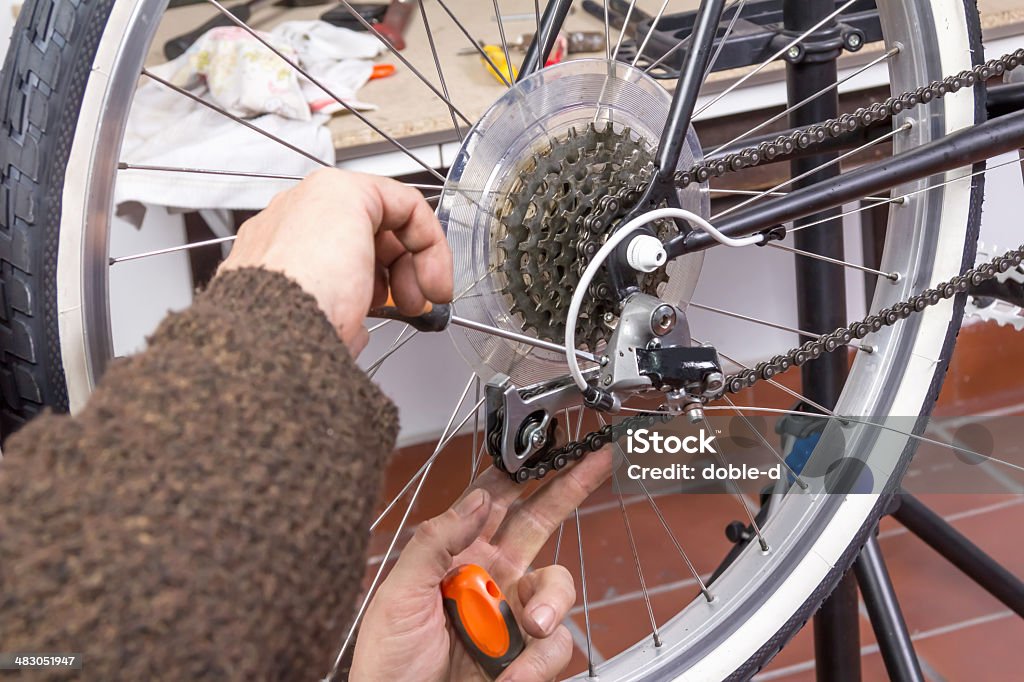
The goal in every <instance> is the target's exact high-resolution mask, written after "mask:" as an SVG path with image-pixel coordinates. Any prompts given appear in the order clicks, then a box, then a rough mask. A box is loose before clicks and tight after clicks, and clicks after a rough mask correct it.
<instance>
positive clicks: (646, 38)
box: [623, 0, 668, 67]
mask: <svg viewBox="0 0 1024 682" xmlns="http://www.w3.org/2000/svg"><path fill="white" fill-rule="evenodd" d="M666 7H668V0H664V2H662V3H661V7H660V8H658V13H657V14H655V15H654V18H653V19H651V28H650V29H648V30H647V35H645V36H644V39H643V42H641V43H640V45H639V46H637V49H636V54H635V55H633V62H632V63H631V64H630V66H632V67H636V63H637V61H639V59H640V55H642V54H643V53H644V49H645V48H646V47H647V43H648V42H650V40H651V36H653V35H654V30H655V29H656V28H657V26H658V22H659V21H661V17H662V15H663V14H665V8H666ZM623 26H625V24H623Z"/></svg>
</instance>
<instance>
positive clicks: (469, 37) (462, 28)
mask: <svg viewBox="0 0 1024 682" xmlns="http://www.w3.org/2000/svg"><path fill="white" fill-rule="evenodd" d="M437 4H438V5H439V6H440V7H441V9H443V10H444V12H445V14H447V15H448V17H449V18H450V19H451V20H452V21H453V22H455V25H456V26H457V27H458V29H459V30H460V31H462V35H464V36H466V40H468V41H469V44H470V45H472V46H473V47H474V48H475V49H476V51H477V52H479V53H480V57H481V58H483V60H484V61H485V62H487V64H488V65H489V66H490V67H491V68H492V69H494V73H496V74H498V78H500V79H501V82H502V83H504V84H505V87H506V88H511V87H512V83H511V82H510V81H509V80H508V78H506V77H505V74H504V73H502V71H501V69H499V68H498V65H497V64H495V63H494V60H493V59H491V57H490V55H488V54H487V53H486V52H485V51H484V49H483V48H482V47H481V46H480V43H479V42H478V41H477V39H476V38H474V37H473V36H472V34H470V32H469V31H468V30H467V29H466V27H465V25H464V24H463V23H462V22H461V21H459V18H458V17H456V16H455V14H454V13H453V12H452V11H451V10H450V9H449V8H448V5H447V4H445V1H444V0H437ZM536 39H537V38H534V40H536Z"/></svg>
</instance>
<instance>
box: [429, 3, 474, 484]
mask: <svg viewBox="0 0 1024 682" xmlns="http://www.w3.org/2000/svg"><path fill="white" fill-rule="evenodd" d="M422 6H423V4H422V3H420V7H422ZM473 399H474V400H476V401H477V404H479V403H480V376H479V375H477V376H476V377H475V378H474V380H473ZM479 441H480V408H477V409H475V410H473V449H472V450H470V451H469V466H470V472H469V484H470V485H473V481H474V480H475V479H476V470H477V467H478V466H479V462H478V461H477V455H478V452H477V448H478V447H480V442H479Z"/></svg>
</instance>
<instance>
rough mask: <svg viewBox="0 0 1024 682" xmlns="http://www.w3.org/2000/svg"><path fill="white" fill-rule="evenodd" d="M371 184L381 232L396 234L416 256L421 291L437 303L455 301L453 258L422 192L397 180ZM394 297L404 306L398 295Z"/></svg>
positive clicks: (381, 179)
mask: <svg viewBox="0 0 1024 682" xmlns="http://www.w3.org/2000/svg"><path fill="white" fill-rule="evenodd" d="M369 182H371V184H372V187H373V189H374V191H375V192H376V193H377V197H378V200H379V203H380V207H381V213H380V216H379V219H380V222H379V225H380V231H381V232H389V233H391V234H393V235H394V236H395V237H396V238H397V240H398V242H399V243H400V244H401V246H402V247H403V248H404V250H405V251H407V252H408V253H410V254H412V261H411V264H412V268H413V270H414V272H415V275H416V282H417V284H418V290H419V291H421V292H422V294H423V295H424V296H425V297H426V298H427V299H429V300H430V301H433V302H434V303H448V302H449V301H451V300H452V287H453V283H452V255H451V251H450V250H449V248H448V242H447V240H446V239H445V236H444V231H443V230H442V229H441V224H440V223H438V222H437V217H436V216H435V215H434V211H433V209H431V208H430V205H429V204H428V203H427V202H426V200H425V199H424V198H423V195H421V194H420V193H419V191H418V190H416V189H413V188H412V187H409V186H407V185H403V184H402V183H400V182H397V181H396V180H391V179H390V178H372V179H370V180H369ZM390 260H394V259H390ZM393 293H394V295H395V302H396V303H399V304H400V302H399V299H398V292H393ZM420 309H421V310H422V306H421V307H420Z"/></svg>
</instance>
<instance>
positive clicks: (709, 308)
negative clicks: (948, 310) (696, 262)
mask: <svg viewBox="0 0 1024 682" xmlns="http://www.w3.org/2000/svg"><path fill="white" fill-rule="evenodd" d="M688 305H690V306H693V307H694V308H697V309H699V310H707V311H708V312H711V313H716V314H718V315H724V316H725V317H733V318H736V319H737V320H743V321H745V322H753V323H754V324H759V325H762V326H765V327H771V328H772V329H780V330H782V331H784V332H793V333H794V334H799V335H800V336H806V337H809V338H812V339H820V338H823V337H824V335H823V334H815V333H813V332H809V331H805V330H803V329H797V328H796V327H788V326H786V325H784V324H779V323H778V322H769V321H767V320H762V319H760V318H757V317H750V316H749V315H743V314H741V313H734V312H732V311H731V310H722V309H721V308H715V307H714V306H710V305H703V304H702V303H696V302H694V301H690V303H689V304H688ZM849 345H850V346H852V347H853V348H856V349H857V350H862V351H865V352H871V351H868V350H866V348H865V347H864V346H862V345H861V344H860V343H857V342H856V341H851V342H850V344H849Z"/></svg>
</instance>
